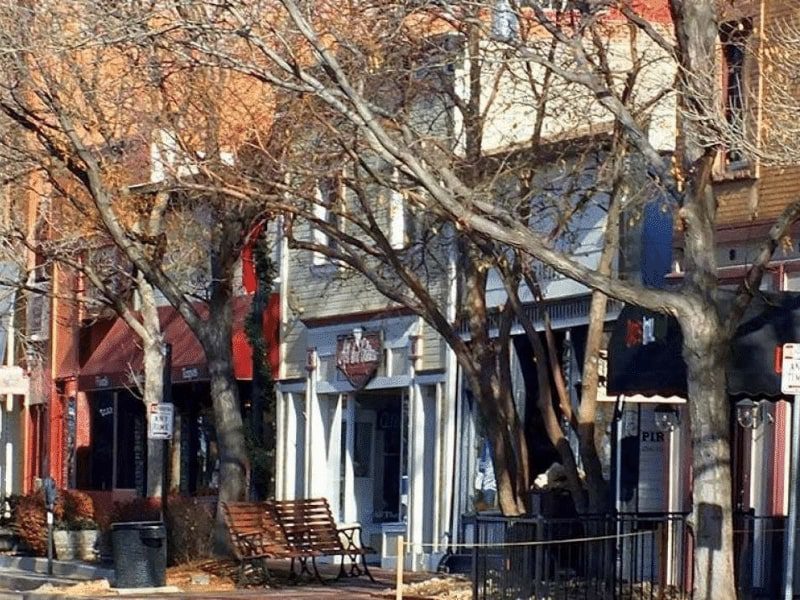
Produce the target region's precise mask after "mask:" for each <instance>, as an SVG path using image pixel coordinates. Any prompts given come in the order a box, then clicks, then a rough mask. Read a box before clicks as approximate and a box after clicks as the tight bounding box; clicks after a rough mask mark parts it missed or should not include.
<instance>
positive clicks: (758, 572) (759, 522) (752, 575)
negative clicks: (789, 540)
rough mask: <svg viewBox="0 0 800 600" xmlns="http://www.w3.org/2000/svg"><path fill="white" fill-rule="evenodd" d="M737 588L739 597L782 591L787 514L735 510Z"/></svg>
mask: <svg viewBox="0 0 800 600" xmlns="http://www.w3.org/2000/svg"><path fill="white" fill-rule="evenodd" d="M733 531H734V533H733V548H734V553H735V561H736V563H735V568H736V588H737V593H738V596H739V598H740V599H741V600H750V599H752V600H756V599H762V598H763V599H766V598H779V597H781V596H782V595H783V577H784V552H785V550H786V517H757V516H755V515H753V514H752V513H737V514H735V515H734V519H733Z"/></svg>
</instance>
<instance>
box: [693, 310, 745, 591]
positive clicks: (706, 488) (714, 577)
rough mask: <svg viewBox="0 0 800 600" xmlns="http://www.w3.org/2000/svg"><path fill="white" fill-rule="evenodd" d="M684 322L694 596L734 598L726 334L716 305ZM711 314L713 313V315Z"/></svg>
mask: <svg viewBox="0 0 800 600" xmlns="http://www.w3.org/2000/svg"><path fill="white" fill-rule="evenodd" d="M704 313H705V314H703V315H697V316H696V317H695V318H694V319H688V320H687V321H688V322H687V323H686V324H685V325H689V326H688V327H686V326H685V325H684V332H685V333H684V350H683V354H684V358H685V360H686V366H687V383H688V388H689V390H688V391H689V402H688V406H689V413H690V419H691V432H692V473H693V487H692V498H693V505H694V509H693V513H692V523H691V524H692V528H693V531H694V542H695V555H694V579H693V581H694V599H695V600H715V599H717V598H735V597H736V586H735V579H734V569H733V562H734V561H733V526H732V497H731V463H730V407H729V404H728V395H727V391H726V378H725V365H726V361H727V353H728V340H727V339H725V338H724V336H720V335H719V332H720V331H721V330H722V328H721V326H720V324H719V320H718V319H717V318H716V317H715V314H716V313H715V311H714V309H713V308H712V307H708V310H707V311H704ZM709 315H710V316H709Z"/></svg>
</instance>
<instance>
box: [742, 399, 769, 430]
mask: <svg viewBox="0 0 800 600" xmlns="http://www.w3.org/2000/svg"><path fill="white" fill-rule="evenodd" d="M763 420H764V414H763V411H762V409H761V405H760V404H759V403H757V402H753V401H752V400H750V399H749V398H748V399H747V400H742V401H741V402H737V403H736V421H737V422H738V423H739V425H740V426H742V427H744V428H745V429H758V426H759V425H761V423H762V422H763Z"/></svg>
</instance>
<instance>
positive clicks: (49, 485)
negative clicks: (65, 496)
mask: <svg viewBox="0 0 800 600" xmlns="http://www.w3.org/2000/svg"><path fill="white" fill-rule="evenodd" d="M42 489H43V490H44V505H45V508H47V512H49V513H52V512H53V510H55V507H56V500H57V499H58V490H57V489H56V482H55V480H53V478H52V477H46V478H45V479H44V481H42Z"/></svg>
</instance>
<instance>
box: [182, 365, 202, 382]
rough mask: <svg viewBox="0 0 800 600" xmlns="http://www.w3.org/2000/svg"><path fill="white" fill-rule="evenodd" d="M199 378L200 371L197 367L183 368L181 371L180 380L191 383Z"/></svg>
mask: <svg viewBox="0 0 800 600" xmlns="http://www.w3.org/2000/svg"><path fill="white" fill-rule="evenodd" d="M198 377H200V369H198V368H197V367H183V369H181V378H182V379H183V380H184V381H192V380H194V379H197V378H198Z"/></svg>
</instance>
